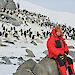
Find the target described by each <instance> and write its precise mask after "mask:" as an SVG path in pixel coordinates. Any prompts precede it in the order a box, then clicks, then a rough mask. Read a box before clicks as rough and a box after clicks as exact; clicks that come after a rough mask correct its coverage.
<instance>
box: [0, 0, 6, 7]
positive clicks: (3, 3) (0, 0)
mask: <svg viewBox="0 0 75 75" xmlns="http://www.w3.org/2000/svg"><path fill="white" fill-rule="evenodd" d="M5 5H6V2H5V0H0V8H2V7H3V8H4V7H5Z"/></svg>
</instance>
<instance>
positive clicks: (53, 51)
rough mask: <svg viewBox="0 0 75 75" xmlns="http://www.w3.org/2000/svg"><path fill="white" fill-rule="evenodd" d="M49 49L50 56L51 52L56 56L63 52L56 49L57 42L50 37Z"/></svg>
mask: <svg viewBox="0 0 75 75" xmlns="http://www.w3.org/2000/svg"><path fill="white" fill-rule="evenodd" d="M47 48H48V54H50V52H51V53H52V54H54V55H55V56H58V55H59V54H61V52H60V51H58V49H57V48H56V47H55V40H54V38H52V37H50V38H49V39H48V41H47ZM63 53H64V52H63Z"/></svg>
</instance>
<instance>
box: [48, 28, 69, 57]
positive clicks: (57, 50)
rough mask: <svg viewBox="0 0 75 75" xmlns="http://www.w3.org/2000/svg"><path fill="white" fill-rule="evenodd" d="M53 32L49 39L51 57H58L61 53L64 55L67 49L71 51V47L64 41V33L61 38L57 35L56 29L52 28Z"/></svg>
mask: <svg viewBox="0 0 75 75" xmlns="http://www.w3.org/2000/svg"><path fill="white" fill-rule="evenodd" d="M51 34H52V36H51V37H50V38H49V39H48V41H47V48H48V55H49V58H52V57H54V58H57V57H58V55H59V54H61V55H64V52H65V51H66V52H68V53H69V49H68V46H67V44H66V42H65V41H64V38H63V34H62V36H61V37H60V39H59V38H58V36H57V35H56V33H55V29H53V30H52V32H51Z"/></svg>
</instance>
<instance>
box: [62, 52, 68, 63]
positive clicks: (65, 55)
mask: <svg viewBox="0 0 75 75" xmlns="http://www.w3.org/2000/svg"><path fill="white" fill-rule="evenodd" d="M67 55H68V51H65V52H64V60H63V62H64V63H66V61H67Z"/></svg>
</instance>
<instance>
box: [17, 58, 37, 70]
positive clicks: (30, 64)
mask: <svg viewBox="0 0 75 75" xmlns="http://www.w3.org/2000/svg"><path fill="white" fill-rule="evenodd" d="M35 65H36V62H35V61H33V60H32V59H29V60H27V61H26V62H24V63H23V64H22V65H20V66H19V67H18V69H17V71H19V70H22V69H29V70H33V68H34V66H35Z"/></svg>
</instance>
